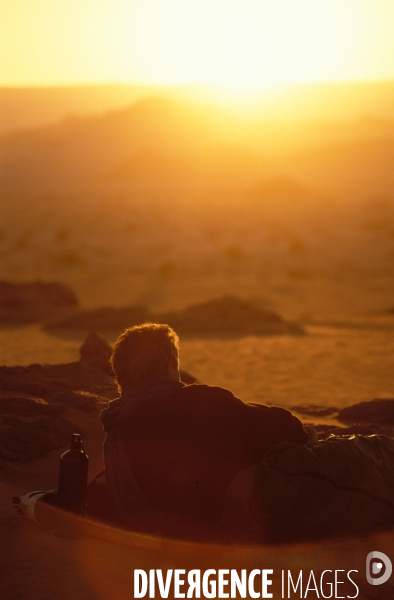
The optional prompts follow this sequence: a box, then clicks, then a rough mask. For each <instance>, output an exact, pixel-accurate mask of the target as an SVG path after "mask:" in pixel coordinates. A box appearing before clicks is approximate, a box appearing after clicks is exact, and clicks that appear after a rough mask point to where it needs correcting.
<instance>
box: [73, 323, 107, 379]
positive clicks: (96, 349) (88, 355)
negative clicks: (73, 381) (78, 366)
mask: <svg viewBox="0 0 394 600" xmlns="http://www.w3.org/2000/svg"><path fill="white" fill-rule="evenodd" d="M79 354H80V359H79V360H80V361H81V362H82V363H85V364H87V365H89V366H90V367H92V368H93V369H98V370H99V371H104V372H105V373H108V375H112V367H111V365H110V362H109V361H110V358H111V354H112V347H111V346H110V345H109V343H108V342H107V341H106V340H105V339H104V338H102V337H100V336H99V335H98V334H97V333H95V332H90V333H89V334H88V336H87V337H86V339H85V341H84V342H83V344H82V346H81V347H80V349H79Z"/></svg>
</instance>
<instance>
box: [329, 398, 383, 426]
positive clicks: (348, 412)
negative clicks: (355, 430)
mask: <svg viewBox="0 0 394 600" xmlns="http://www.w3.org/2000/svg"><path fill="white" fill-rule="evenodd" d="M338 419H339V421H342V422H343V423H382V424H394V400H393V399H391V398H384V399H376V400H371V401H370V402H360V403H359V404H353V406H347V407H346V408H343V409H342V410H340V411H339V413H338Z"/></svg>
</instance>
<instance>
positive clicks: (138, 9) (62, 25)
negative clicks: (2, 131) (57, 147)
mask: <svg viewBox="0 0 394 600" xmlns="http://www.w3.org/2000/svg"><path fill="white" fill-rule="evenodd" d="M1 10H2V12H3V14H2V15H1V19H0V37H1V39H2V44H3V46H4V50H5V51H4V52H3V55H2V57H0V85H1V84H2V85H29V84H33V85H43V84H44V85H45V84H46V85H53V84H59V83H63V84H64V83H94V82H95V83H98V82H135V83H149V84H159V85H162V84H164V85H168V84H185V83H207V84H214V85H217V86H218V85H224V86H230V87H232V88H236V89H237V90H253V89H256V88H261V87H262V86H265V85H267V84H278V83H290V82H301V81H303V82H315V81H340V80H341V81H343V80H368V79H375V80H376V79H390V78H392V77H394V66H393V61H392V56H393V54H394V36H393V35H392V30H391V29H392V23H393V21H394V2H392V0H187V1H185V0H111V2H110V1H109V0H100V2H98V1H97V0H84V2H82V3H81V2H80V0H69V2H67V3H55V2H49V1H48V0H30V2H28V3H25V4H24V7H23V11H22V10H21V6H20V2H8V1H7V2H6V3H5V5H4V6H3V7H2V9H1Z"/></svg>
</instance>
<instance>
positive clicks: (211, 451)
mask: <svg viewBox="0 0 394 600" xmlns="http://www.w3.org/2000/svg"><path fill="white" fill-rule="evenodd" d="M122 435H123V436H124V440H125V442H126V448H127V453H128V456H129V460H130V464H131V467H132V470H133V473H134V476H135V479H136V481H137V483H138V486H139V488H140V489H141V491H142V492H143V494H144V496H145V498H146V500H147V501H148V502H149V504H150V505H151V506H154V507H156V508H157V510H158V511H161V512H164V513H165V514H166V515H167V517H168V523H171V527H174V524H175V523H176V522H177V521H179V522H180V523H184V522H185V521H188V522H189V528H190V527H193V523H194V524H195V529H196V532H197V531H198V529H199V528H200V527H201V526H202V523H204V522H205V523H206V524H210V526H212V527H215V524H218V523H219V519H220V515H221V511H222V508H223V497H224V493H225V491H226V489H227V487H228V485H229V483H230V482H231V481H232V480H233V479H234V477H236V475H237V474H238V473H239V472H240V471H242V470H243V469H245V468H247V467H249V466H250V465H252V464H256V463H258V462H260V461H261V460H262V458H263V456H264V453H265V452H266V451H267V450H268V449H269V448H270V447H272V446H273V445H275V444H277V443H278V442H281V441H284V440H286V441H291V442H300V443H304V442H305V441H306V434H305V431H304V429H303V427H302V425H301V423H300V422H299V421H298V419H295V418H294V417H293V416H292V415H291V413H289V412H288V411H285V410H283V409H280V408H275V407H272V408H269V407H266V406H263V405H262V406H258V405H250V404H244V403H243V402H241V400H239V399H238V398H235V397H234V396H233V394H232V393H231V392H229V391H228V390H225V389H222V388H218V387H210V386H206V385H190V386H186V387H184V388H182V389H181V390H179V391H178V392H176V393H175V394H173V395H171V396H168V397H166V398H163V399H160V400H156V401H152V402H151V403H149V404H148V405H146V406H142V407H141V408H140V409H139V410H138V411H137V413H136V414H135V416H134V418H133V420H132V422H130V423H125V424H124V426H123V427H122ZM178 533H179V532H178Z"/></svg>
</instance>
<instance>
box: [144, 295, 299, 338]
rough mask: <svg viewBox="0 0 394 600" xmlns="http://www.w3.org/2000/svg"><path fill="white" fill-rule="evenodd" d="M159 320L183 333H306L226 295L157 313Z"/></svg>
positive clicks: (276, 316)
mask: <svg viewBox="0 0 394 600" xmlns="http://www.w3.org/2000/svg"><path fill="white" fill-rule="evenodd" d="M155 320H156V321H157V322H158V323H168V324H169V325H171V327H173V328H174V329H175V331H176V332H177V333H179V334H181V335H182V334H184V335H230V336H233V335H274V334H283V333H303V330H302V328H301V327H299V326H298V325H295V324H290V323H287V322H286V321H285V320H284V319H282V317H281V316H280V315H278V314H276V313H274V312H268V311H264V310H261V309H260V308H258V307H256V306H253V304H250V303H249V302H246V301H245V300H241V299H239V298H235V297H234V296H223V297H222V298H217V299H213V300H208V301H206V302H201V303H199V304H193V305H191V306H188V307H187V308H185V309H183V310H181V311H170V312H165V313H161V314H157V315H155Z"/></svg>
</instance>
